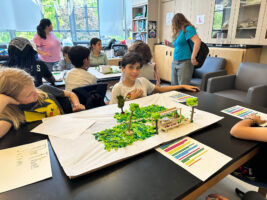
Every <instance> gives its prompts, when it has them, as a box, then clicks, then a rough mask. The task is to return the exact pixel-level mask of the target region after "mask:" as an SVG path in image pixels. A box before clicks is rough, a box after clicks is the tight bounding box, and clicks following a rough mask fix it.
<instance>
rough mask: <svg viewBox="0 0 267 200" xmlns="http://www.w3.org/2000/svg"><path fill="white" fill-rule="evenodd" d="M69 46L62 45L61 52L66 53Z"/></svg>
mask: <svg viewBox="0 0 267 200" xmlns="http://www.w3.org/2000/svg"><path fill="white" fill-rule="evenodd" d="M70 48H71V47H70V46H64V47H63V48H62V53H63V55H65V54H66V53H68V52H69V50H70Z"/></svg>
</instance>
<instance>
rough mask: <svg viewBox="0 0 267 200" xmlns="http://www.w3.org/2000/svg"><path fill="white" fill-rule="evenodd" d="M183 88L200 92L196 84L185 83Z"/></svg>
mask: <svg viewBox="0 0 267 200" xmlns="http://www.w3.org/2000/svg"><path fill="white" fill-rule="evenodd" d="M183 88H184V89H185V90H188V91H191V92H198V91H199V88H198V87H196V86H191V85H183Z"/></svg>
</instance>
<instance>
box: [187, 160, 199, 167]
mask: <svg viewBox="0 0 267 200" xmlns="http://www.w3.org/2000/svg"><path fill="white" fill-rule="evenodd" d="M200 160H201V158H199V159H198V160H196V161H195V162H193V163H192V164H191V165H189V167H191V166H192V165H193V164H195V163H196V162H198V161H200Z"/></svg>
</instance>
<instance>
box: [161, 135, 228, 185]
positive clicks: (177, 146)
mask: <svg viewBox="0 0 267 200" xmlns="http://www.w3.org/2000/svg"><path fill="white" fill-rule="evenodd" d="M156 150H157V151H158V152H159V153H161V154H163V155H164V156H166V157H167V158H169V159H170V160H172V161H173V162H175V163H176V164H178V165H179V166H180V167H182V168H184V169H185V170H187V171H188V172H190V173H191V174H193V175H194V176H196V177H197V178H199V179H200V180H202V181H205V180H207V179H208V178H209V177H210V176H211V175H213V174H214V173H215V172H217V171H218V170H219V169H220V168H222V167H223V166H224V165H225V164H227V163H228V162H229V161H231V160H232V158H230V157H229V156H226V155H224V154H222V153H220V152H218V151H216V150H214V149H212V148H210V147H208V146H206V145H204V144H202V143H200V142H198V141H196V140H194V139H192V138H190V137H185V138H182V139H179V140H176V141H174V142H171V143H168V144H165V145H162V146H160V147H158V148H156Z"/></svg>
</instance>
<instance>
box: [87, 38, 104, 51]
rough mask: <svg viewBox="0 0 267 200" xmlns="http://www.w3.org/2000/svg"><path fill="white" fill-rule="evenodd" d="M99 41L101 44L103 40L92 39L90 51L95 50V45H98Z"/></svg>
mask: <svg viewBox="0 0 267 200" xmlns="http://www.w3.org/2000/svg"><path fill="white" fill-rule="evenodd" d="M98 41H100V42H101V40H100V39H99V38H92V39H91V40H90V47H89V49H90V51H92V50H93V45H96V43H97V42H98Z"/></svg>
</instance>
